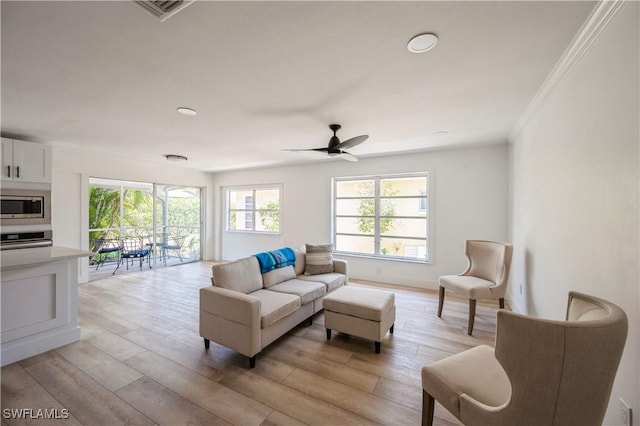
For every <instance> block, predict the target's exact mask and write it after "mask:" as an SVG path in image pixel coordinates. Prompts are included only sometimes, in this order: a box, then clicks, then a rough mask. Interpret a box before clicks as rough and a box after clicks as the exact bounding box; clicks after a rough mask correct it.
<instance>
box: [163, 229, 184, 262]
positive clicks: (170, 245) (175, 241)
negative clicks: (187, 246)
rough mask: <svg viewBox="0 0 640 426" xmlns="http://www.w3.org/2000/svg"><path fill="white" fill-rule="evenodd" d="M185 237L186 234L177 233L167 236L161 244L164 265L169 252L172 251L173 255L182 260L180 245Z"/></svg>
mask: <svg viewBox="0 0 640 426" xmlns="http://www.w3.org/2000/svg"><path fill="white" fill-rule="evenodd" d="M187 237H188V235H177V236H175V237H171V236H170V237H168V238H167V241H166V242H165V243H164V244H163V245H162V259H163V260H164V264H165V265H166V264H167V257H169V252H173V253H174V254H175V256H176V257H178V258H179V259H180V262H183V259H182V245H183V244H184V240H185V239H186V238H187Z"/></svg>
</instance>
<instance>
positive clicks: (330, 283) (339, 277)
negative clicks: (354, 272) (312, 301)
mask: <svg viewBox="0 0 640 426" xmlns="http://www.w3.org/2000/svg"><path fill="white" fill-rule="evenodd" d="M297 279H299V280H304V281H315V282H319V283H322V284H324V285H325V286H326V287H327V292H329V291H333V290H335V289H336V288H338V287H340V286H343V285H346V284H347V277H346V276H345V275H344V274H339V273H337V272H332V273H330V274H318V275H300V276H298V277H297Z"/></svg>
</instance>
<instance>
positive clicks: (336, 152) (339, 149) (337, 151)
mask: <svg viewBox="0 0 640 426" xmlns="http://www.w3.org/2000/svg"><path fill="white" fill-rule="evenodd" d="M340 127H342V126H340V125H339V124H330V125H329V128H330V129H331V130H332V131H333V136H332V137H331V139H329V145H328V146H327V147H326V148H309V149H283V151H318V152H326V153H327V154H329V156H330V157H336V156H340V157H341V158H344V159H345V160H347V161H358V157H356V156H355V155H353V154H350V153H348V152H347V151H345V149H349V148H353V147H354V146H356V145H360V144H361V143H362V142H364V141H366V140H367V138H368V137H369V135H360V136H356V137H355V138H351V139H347V140H346V141H344V142H340V139H338V136H336V132H337V131H338V130H340Z"/></svg>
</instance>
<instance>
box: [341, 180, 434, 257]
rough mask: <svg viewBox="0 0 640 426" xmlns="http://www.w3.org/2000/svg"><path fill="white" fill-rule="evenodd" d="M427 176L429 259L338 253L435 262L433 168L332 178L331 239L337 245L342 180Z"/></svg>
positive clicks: (377, 195)
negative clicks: (338, 190)
mask: <svg viewBox="0 0 640 426" xmlns="http://www.w3.org/2000/svg"><path fill="white" fill-rule="evenodd" d="M425 175H426V177H427V191H426V196H427V212H428V215H427V218H426V220H427V241H426V247H427V259H426V260H422V259H415V258H408V257H402V256H389V255H382V254H367V253H359V252H347V251H338V250H336V254H339V255H340V256H347V257H358V258H366V259H375V260H384V261H392V262H405V263H420V264H428V265H431V264H433V263H434V262H435V251H434V240H435V232H434V226H433V224H434V213H433V212H434V211H435V210H434V198H435V197H434V192H435V191H434V188H435V173H434V172H433V170H426V171H422V172H413V173H384V174H376V175H363V176H343V177H336V178H332V180H331V239H332V243H333V246H334V247H336V229H337V216H336V186H337V183H338V182H341V181H351V180H365V179H377V178H379V179H389V178H407V177H423V176H425ZM375 190H376V194H375V200H376V203H379V202H380V197H379V194H378V191H379V188H378V186H376V188H375ZM378 212H379V209H378V208H376V222H378V219H379V217H378V214H379V213H378ZM374 232H375V234H376V235H375V237H374V238H375V251H376V253H378V252H379V251H380V250H379V244H380V235H379V229H377V228H376V229H375V231H374Z"/></svg>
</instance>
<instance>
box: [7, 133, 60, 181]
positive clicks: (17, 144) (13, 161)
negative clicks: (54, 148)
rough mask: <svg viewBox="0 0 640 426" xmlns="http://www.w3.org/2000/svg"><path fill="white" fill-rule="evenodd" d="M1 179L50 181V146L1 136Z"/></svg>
mask: <svg viewBox="0 0 640 426" xmlns="http://www.w3.org/2000/svg"><path fill="white" fill-rule="evenodd" d="M2 180H3V181H12V182H31V183H51V147H50V146H48V145H44V144H41V143H34V142H25V141H19V140H15V139H8V138H2Z"/></svg>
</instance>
